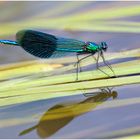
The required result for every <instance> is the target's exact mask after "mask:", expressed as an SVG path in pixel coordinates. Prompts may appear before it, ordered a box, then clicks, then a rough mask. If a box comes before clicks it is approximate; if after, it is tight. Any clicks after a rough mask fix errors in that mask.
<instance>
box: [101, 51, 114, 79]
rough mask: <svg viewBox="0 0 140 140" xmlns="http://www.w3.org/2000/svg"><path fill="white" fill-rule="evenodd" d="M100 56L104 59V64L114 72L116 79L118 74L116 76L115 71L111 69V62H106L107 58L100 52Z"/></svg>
mask: <svg viewBox="0 0 140 140" xmlns="http://www.w3.org/2000/svg"><path fill="white" fill-rule="evenodd" d="M100 56H101V57H102V59H103V62H104V64H105V65H106V66H107V67H108V68H109V69H110V70H111V71H112V73H113V75H114V76H115V77H116V74H115V72H114V71H113V68H112V67H111V65H110V64H109V62H107V61H106V60H105V57H104V54H103V52H102V51H101V52H100Z"/></svg>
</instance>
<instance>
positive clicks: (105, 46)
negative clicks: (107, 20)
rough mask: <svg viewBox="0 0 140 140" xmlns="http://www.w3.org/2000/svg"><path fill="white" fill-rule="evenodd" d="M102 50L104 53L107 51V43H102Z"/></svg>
mask: <svg viewBox="0 0 140 140" xmlns="http://www.w3.org/2000/svg"><path fill="white" fill-rule="evenodd" d="M101 48H102V50H103V51H104V52H105V51H106V50H107V48H108V46H107V44H106V42H101Z"/></svg>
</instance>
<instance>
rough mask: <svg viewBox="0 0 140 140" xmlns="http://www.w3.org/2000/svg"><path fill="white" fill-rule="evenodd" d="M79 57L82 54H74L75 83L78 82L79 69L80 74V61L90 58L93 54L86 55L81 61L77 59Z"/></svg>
mask: <svg viewBox="0 0 140 140" xmlns="http://www.w3.org/2000/svg"><path fill="white" fill-rule="evenodd" d="M79 55H82V54H81V53H80V54H79V53H77V54H76V57H77V62H76V63H75V64H74V66H76V81H77V80H78V73H79V68H80V72H81V71H82V69H81V66H80V62H81V61H82V60H84V59H86V58H88V57H90V56H92V55H93V54H90V55H87V56H85V57H83V58H81V59H79V57H78V56H79Z"/></svg>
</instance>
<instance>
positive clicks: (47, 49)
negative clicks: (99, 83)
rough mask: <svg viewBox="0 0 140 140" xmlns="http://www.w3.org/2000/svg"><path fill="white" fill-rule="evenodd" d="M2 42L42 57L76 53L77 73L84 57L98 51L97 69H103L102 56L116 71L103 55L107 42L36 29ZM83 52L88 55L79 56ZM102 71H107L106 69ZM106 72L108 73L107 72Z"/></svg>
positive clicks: (25, 31)
mask: <svg viewBox="0 0 140 140" xmlns="http://www.w3.org/2000/svg"><path fill="white" fill-rule="evenodd" d="M0 43H2V44H8V45H16V46H21V47H22V48H23V49H24V50H25V51H26V52H28V53H30V54H32V55H34V56H37V57H40V58H52V57H63V56H65V55H69V54H70V53H76V56H77V62H76V66H77V74H78V71H79V63H80V62H81V61H82V60H83V59H85V58H87V57H89V56H93V55H94V54H95V53H97V59H96V61H97V63H96V66H97V69H99V70H100V71H102V70H101V69H100V68H99V63H98V61H99V57H100V56H101V58H102V59H103V62H104V64H105V65H107V66H108V67H109V68H110V70H111V71H112V72H113V73H114V71H113V70H112V67H111V66H110V65H108V64H107V62H106V61H105V58H104V55H103V52H106V51H107V48H108V46H107V44H106V42H101V43H100V44H96V43H94V42H84V41H79V40H76V39H69V38H62V37H56V36H54V35H51V34H46V33H42V32H39V31H34V30H21V31H19V32H17V34H16V41H11V40H0ZM82 54H88V55H87V56H86V57H84V58H81V59H79V57H78V56H79V55H82ZM102 72H103V73H105V72H104V71H102ZM105 74H106V75H108V74H107V73H105ZM114 75H115V74H114ZM108 76H109V75H108ZM77 78H78V76H77Z"/></svg>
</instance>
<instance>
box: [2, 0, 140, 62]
mask: <svg viewBox="0 0 140 140" xmlns="http://www.w3.org/2000/svg"><path fill="white" fill-rule="evenodd" d="M139 21H140V2H130V1H128V2H121V1H118V2H114V1H108V2H105V1H104V2H103V1H99V2H95V1H82V2H80V1H76V2H74V1H67V2H66V1H61V2H59V1H57V2H56V1H52V2H51V1H42V2H39V1H34V2H33V1H13V2H12V1H11V2H10V1H1V2H0V38H1V39H12V40H15V34H16V32H17V31H19V30H21V29H35V30H39V31H43V32H47V33H50V34H54V35H56V36H62V37H68V38H75V39H78V40H84V41H93V42H101V41H106V42H107V43H108V45H109V51H120V50H124V49H126V48H127V49H132V48H136V47H138V45H139V33H140V23H139ZM32 59H38V58H36V57H34V56H31V55H30V54H28V53H26V52H25V51H24V50H22V49H21V48H20V47H6V46H3V47H0V64H5V63H11V62H19V61H24V60H32Z"/></svg>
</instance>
